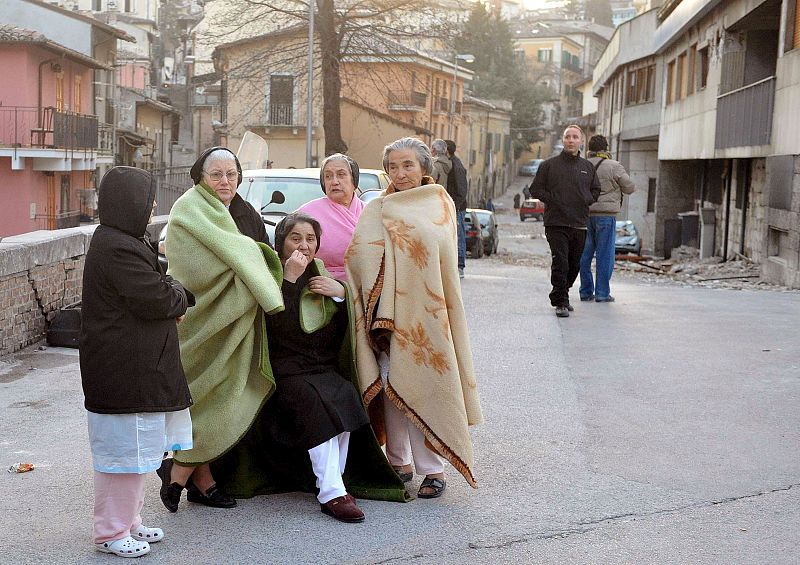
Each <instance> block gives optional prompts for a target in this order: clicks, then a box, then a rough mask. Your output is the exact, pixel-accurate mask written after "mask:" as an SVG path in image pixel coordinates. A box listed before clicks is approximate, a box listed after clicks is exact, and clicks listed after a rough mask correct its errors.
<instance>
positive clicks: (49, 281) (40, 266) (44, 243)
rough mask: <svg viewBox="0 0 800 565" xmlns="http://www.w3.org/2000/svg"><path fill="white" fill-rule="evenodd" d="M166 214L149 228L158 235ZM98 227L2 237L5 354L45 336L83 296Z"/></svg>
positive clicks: (0, 305)
mask: <svg viewBox="0 0 800 565" xmlns="http://www.w3.org/2000/svg"><path fill="white" fill-rule="evenodd" d="M166 221H167V216H159V217H157V218H156V219H155V221H154V222H153V224H152V225H151V226H150V228H149V230H148V231H149V233H150V234H151V235H152V236H153V237H157V236H158V233H159V232H160V231H161V228H162V227H163V226H164V224H166ZM96 227H97V226H95V225H92V226H82V227H79V228H70V229H65V230H53V231H44V230H41V231H35V232H31V233H26V234H22V235H17V236H13V237H7V238H3V239H2V241H0V356H2V355H8V354H9V353H13V352H15V351H18V350H20V349H22V348H23V347H26V346H28V345H31V344H33V343H36V342H37V341H40V340H41V339H43V338H44V336H45V332H46V331H47V326H48V324H49V323H50V321H51V320H52V319H53V317H54V316H55V313H56V312H57V311H58V310H59V309H60V308H62V307H64V306H69V305H71V304H75V303H77V302H79V301H80V298H81V286H82V284H83V264H84V260H85V256H86V251H87V250H88V249H89V243H90V242H91V239H92V234H93V233H94V230H95V228H96Z"/></svg>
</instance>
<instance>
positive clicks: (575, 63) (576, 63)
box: [572, 55, 581, 69]
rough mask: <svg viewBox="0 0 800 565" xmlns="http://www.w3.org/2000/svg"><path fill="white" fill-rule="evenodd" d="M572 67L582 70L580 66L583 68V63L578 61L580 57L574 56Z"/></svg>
mask: <svg viewBox="0 0 800 565" xmlns="http://www.w3.org/2000/svg"><path fill="white" fill-rule="evenodd" d="M572 66H573V67H575V68H578V69H579V68H580V66H581V62H580V60H579V59H578V56H577V55H573V56H572Z"/></svg>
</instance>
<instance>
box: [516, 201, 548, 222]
mask: <svg viewBox="0 0 800 565" xmlns="http://www.w3.org/2000/svg"><path fill="white" fill-rule="evenodd" d="M528 218H533V219H534V220H539V221H543V220H544V202H542V201H541V200H538V199H537V198H526V199H525V200H524V201H523V202H522V205H521V206H520V207H519V221H520V222H524V221H525V220H527V219H528Z"/></svg>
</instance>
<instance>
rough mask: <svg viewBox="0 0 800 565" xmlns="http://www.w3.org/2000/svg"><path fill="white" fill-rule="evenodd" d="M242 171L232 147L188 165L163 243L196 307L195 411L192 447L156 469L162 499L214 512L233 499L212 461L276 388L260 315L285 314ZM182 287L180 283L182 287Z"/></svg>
mask: <svg viewBox="0 0 800 565" xmlns="http://www.w3.org/2000/svg"><path fill="white" fill-rule="evenodd" d="M241 174H242V169H241V165H240V163H239V160H238V159H237V158H236V155H234V154H233V152H232V151H230V150H229V149H225V148H222V147H212V148H211V149H208V150H206V151H205V152H204V153H203V154H202V155H201V156H200V158H199V159H198V160H197V162H196V163H195V164H194V165H193V166H192V169H191V177H192V180H193V181H194V182H195V186H194V187H192V188H191V189H189V190H188V191H186V193H185V194H183V195H182V196H181V197H180V198H179V199H178V200H177V201H176V202H175V205H174V206H173V207H172V211H171V213H170V219H169V229H168V230H167V238H166V241H165V248H166V255H167V258H168V260H169V271H170V272H171V273H175V274H177V273H181V276H182V277H184V278H185V279H186V281H187V283H186V288H191V289H192V292H193V293H194V295H195V298H196V301H197V309H196V310H195V311H193V312H191V314H190V315H187V316H186V318H185V319H184V320H183V322H182V323H181V325H180V326H179V331H178V337H179V340H180V348H181V361H182V363H183V366H184V370H185V373H186V378H187V381H188V383H189V390H190V392H191V394H192V398H193V401H194V405H193V406H192V408H191V415H192V419H193V420H194V421H195V422H196V423H195V427H194V430H193V432H194V443H193V445H194V447H193V449H190V450H186V451H176V452H175V456H174V464H173V460H171V459H168V460H166V461H165V463H164V464H163V465H162V466H161V468H160V469H159V472H158V474H159V476H160V477H161V480H162V487H161V493H160V494H161V500H162V502H163V503H164V506H166V507H167V509H168V510H170V511H171V512H176V511H177V510H178V503H179V502H180V499H181V493H182V492H183V489H184V488H186V489H188V494H187V498H188V500H189V502H196V503H199V504H204V505H206V506H213V507H217V508H231V507H233V506H236V500H235V499H234V498H233V497H231V496H229V495H227V494H225V493H223V492H221V490H219V489H217V487H216V481H215V480H214V477H213V475H212V473H211V468H210V466H209V463H210V462H211V461H214V460H215V459H218V458H219V457H220V456H221V455H222V454H223V453H225V452H226V451H228V450H229V449H230V448H231V447H232V446H233V445H235V444H236V443H237V442H238V441H239V440H240V439H241V438H242V437H243V436H244V435H245V433H246V432H247V430H248V429H249V428H250V426H251V424H252V423H253V421H254V419H255V418H256V416H257V414H258V412H259V410H260V409H261V406H262V405H263V404H264V402H265V401H266V399H267V398H268V397H269V396H270V394H271V393H272V391H273V390H274V388H275V379H274V378H273V376H272V369H271V367H270V365H269V359H268V356H267V355H262V353H263V352H264V350H265V347H266V342H265V341H264V339H263V337H264V336H263V315H262V312H266V313H274V312H280V311H282V310H283V309H284V305H283V297H282V295H281V286H280V285H281V282H282V280H283V274H282V268H281V263H280V260H279V259H278V255H277V254H276V253H275V252H274V251H273V250H272V248H271V247H269V245H268V244H269V240H268V237H267V233H266V230H265V228H264V222H263V220H262V219H261V215H260V214H259V213H258V212H257V211H256V210H255V208H253V207H252V206H251V205H250V204H249V203H248V202H246V201H245V200H244V199H243V198H242V197H241V196H239V195H237V194H236V189H237V188H238V185H239V183H240V182H241ZM179 280H180V279H179Z"/></svg>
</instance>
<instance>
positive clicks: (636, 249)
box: [614, 220, 642, 255]
mask: <svg viewBox="0 0 800 565" xmlns="http://www.w3.org/2000/svg"><path fill="white" fill-rule="evenodd" d="M614 251H615V252H616V253H633V254H634V255H641V254H642V238H641V237H639V231H638V230H637V229H636V226H635V225H634V224H633V222H632V221H630V220H617V240H616V242H615V244H614Z"/></svg>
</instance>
